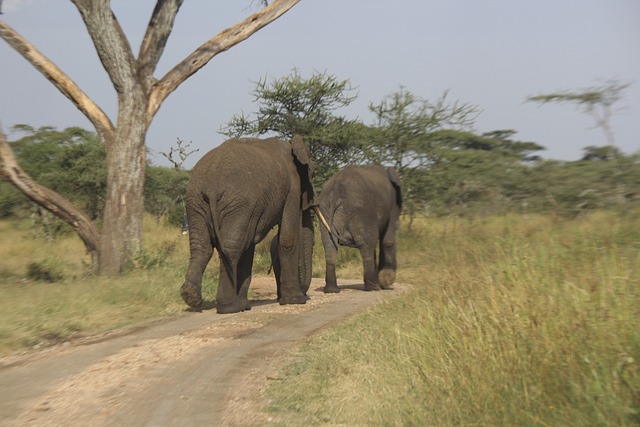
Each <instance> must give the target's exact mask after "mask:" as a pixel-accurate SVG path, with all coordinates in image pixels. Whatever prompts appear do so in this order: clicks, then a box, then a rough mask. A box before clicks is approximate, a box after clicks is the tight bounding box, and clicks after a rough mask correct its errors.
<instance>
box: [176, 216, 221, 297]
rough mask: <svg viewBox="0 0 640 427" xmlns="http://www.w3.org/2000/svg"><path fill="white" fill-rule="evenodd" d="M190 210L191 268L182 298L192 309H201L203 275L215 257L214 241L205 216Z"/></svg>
mask: <svg viewBox="0 0 640 427" xmlns="http://www.w3.org/2000/svg"><path fill="white" fill-rule="evenodd" d="M189 208H190V206H189ZM189 208H188V212H189V213H190V215H189V252H190V257H189V267H188V268H187V274H186V276H185V280H184V283H183V284H182V286H181V288H180V296H181V297H182V299H183V300H184V302H186V303H187V304H188V305H189V306H190V307H193V308H199V307H200V306H201V305H202V275H203V273H204V270H205V268H206V267H207V264H208V263H209V260H210V259H211V256H212V255H213V240H212V238H211V234H210V230H209V228H208V227H207V224H206V220H205V218H204V216H203V214H201V213H200V212H194V209H192V208H191V209H189Z"/></svg>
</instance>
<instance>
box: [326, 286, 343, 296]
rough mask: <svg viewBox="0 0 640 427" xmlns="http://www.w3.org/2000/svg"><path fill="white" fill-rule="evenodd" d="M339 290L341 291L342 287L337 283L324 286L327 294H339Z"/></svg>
mask: <svg viewBox="0 0 640 427" xmlns="http://www.w3.org/2000/svg"><path fill="white" fill-rule="evenodd" d="M339 292H340V288H339V287H338V286H337V285H334V286H329V285H325V287H324V293H325V294H337V293H339Z"/></svg>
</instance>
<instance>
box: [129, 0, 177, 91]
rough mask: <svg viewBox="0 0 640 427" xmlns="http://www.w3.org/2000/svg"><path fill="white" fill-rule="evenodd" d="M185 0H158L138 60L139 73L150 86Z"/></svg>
mask: <svg viewBox="0 0 640 427" xmlns="http://www.w3.org/2000/svg"><path fill="white" fill-rule="evenodd" d="M183 2H184V0H158V3H156V7H155V9H154V10H153V15H152V16H151V20H150V21H149V25H148V26H147V32H146V33H145V35H144V38H143V39H142V44H141V45H140V53H139V54H138V62H137V68H138V73H139V75H140V76H141V77H142V78H144V79H145V80H146V84H147V86H148V87H150V86H151V85H152V84H153V83H154V82H153V73H154V71H155V69H156V66H157V65H158V61H160V57H161V56H162V52H163V51H164V48H165V46H166V45H167V40H168V39H169V35H170V34H171V31H172V29H173V24H174V22H175V19H176V15H177V14H178V10H179V9H180V6H182V3H183Z"/></svg>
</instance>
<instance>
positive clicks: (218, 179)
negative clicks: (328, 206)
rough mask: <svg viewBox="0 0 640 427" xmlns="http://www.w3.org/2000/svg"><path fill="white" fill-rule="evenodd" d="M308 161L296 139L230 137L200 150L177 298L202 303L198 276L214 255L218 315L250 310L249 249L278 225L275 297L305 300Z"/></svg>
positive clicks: (309, 249)
mask: <svg viewBox="0 0 640 427" xmlns="http://www.w3.org/2000/svg"><path fill="white" fill-rule="evenodd" d="M313 170H314V164H313V162H312V161H311V159H310V156H309V150H308V148H307V146H306V145H305V143H304V141H303V140H302V138H301V137H300V136H298V135H296V136H294V137H293V139H292V140H291V141H283V140H280V139H276V138H271V139H265V140H259V139H232V140H229V141H226V142H224V143H223V144H222V145H220V146H219V147H217V148H215V149H213V150H211V151H210V152H209V153H207V154H205V155H204V156H203V157H202V159H200V161H199V162H198V163H197V164H196V165H195V167H194V168H193V171H192V173H191V180H190V181H189V185H188V187H187V199H186V207H187V217H188V220H189V249H190V258H189V268H188V270H187V274H186V278H185V281H184V283H183V284H182V287H181V290H180V293H181V295H182V299H183V300H184V301H185V302H186V303H187V304H188V305H189V306H191V307H194V308H197V307H200V306H201V304H202V290H201V288H202V286H201V285H202V274H203V272H204V270H205V268H206V266H207V264H208V262H209V260H210V259H211V256H212V255H213V248H214V247H215V249H216V250H217V252H218V256H219V258H220V283H219V285H218V293H217V296H216V308H217V311H218V313H236V312H239V311H244V310H249V309H250V308H251V306H250V304H249V300H248V291H249V285H250V282H251V269H252V264H253V256H254V250H255V246H256V244H257V243H259V242H260V241H262V239H264V238H265V236H266V235H267V233H268V232H269V230H271V229H272V228H273V227H274V226H276V225H277V226H278V247H277V252H278V258H279V262H280V268H279V274H280V282H281V283H279V288H281V289H279V298H278V300H279V302H280V304H304V303H305V302H306V301H307V296H306V293H307V290H308V289H309V285H310V283H311V258H312V254H313V220H312V213H311V209H312V208H311V206H312V204H313V200H314V196H315V193H314V190H313V186H312V178H313Z"/></svg>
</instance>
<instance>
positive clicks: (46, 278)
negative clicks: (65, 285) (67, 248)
mask: <svg viewBox="0 0 640 427" xmlns="http://www.w3.org/2000/svg"><path fill="white" fill-rule="evenodd" d="M27 278H29V279H31V280H37V281H43V282H49V283H54V282H60V281H61V280H62V279H64V272H63V268H62V267H61V266H60V264H59V263H57V262H56V261H55V260H53V259H52V258H47V259H44V260H42V261H34V262H31V263H29V265H28V266H27Z"/></svg>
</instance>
